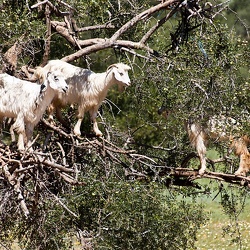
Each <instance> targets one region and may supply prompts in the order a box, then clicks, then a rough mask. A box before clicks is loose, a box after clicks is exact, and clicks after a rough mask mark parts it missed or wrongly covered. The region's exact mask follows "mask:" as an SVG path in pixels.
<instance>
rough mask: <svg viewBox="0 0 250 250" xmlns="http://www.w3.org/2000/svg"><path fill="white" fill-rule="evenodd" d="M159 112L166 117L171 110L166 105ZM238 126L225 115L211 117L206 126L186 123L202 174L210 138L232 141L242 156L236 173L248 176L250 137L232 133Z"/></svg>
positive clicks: (233, 146)
mask: <svg viewBox="0 0 250 250" xmlns="http://www.w3.org/2000/svg"><path fill="white" fill-rule="evenodd" d="M158 113H159V114H161V115H163V116H164V117H165V118H167V117H168V115H169V111H168V110H167V109H166V108H165V107H164V106H162V107H161V108H160V109H159V110H158ZM238 126H239V124H238V123H237V121H236V120H234V119H233V118H231V117H225V116H220V117H212V118H210V119H209V120H208V122H207V125H206V126H202V125H201V124H199V123H193V122H190V121H188V122H186V123H185V128H186V130H187V133H188V137H189V140H190V143H191V145H192V146H193V147H194V148H195V149H196V152H197V154H198V157H199V159H200V169H199V174H200V175H203V174H204V173H205V171H206V151H207V144H208V141H209V140H210V141H211V140H214V141H228V142H231V145H230V147H231V148H232V149H234V152H235V154H236V155H237V156H239V158H240V163H239V168H238V170H237V171H236V172H235V175H243V176H246V174H247V173H248V172H249V171H250V153H249V151H248V148H247V146H248V145H249V144H250V138H249V137H248V136H246V135H243V136H242V135H241V136H239V135H238V134H233V133H231V132H236V131H239V128H238Z"/></svg>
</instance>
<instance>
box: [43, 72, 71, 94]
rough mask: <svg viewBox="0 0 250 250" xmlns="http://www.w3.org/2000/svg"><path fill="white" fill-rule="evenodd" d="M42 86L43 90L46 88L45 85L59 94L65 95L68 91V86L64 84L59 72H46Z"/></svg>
mask: <svg viewBox="0 0 250 250" xmlns="http://www.w3.org/2000/svg"><path fill="white" fill-rule="evenodd" d="M43 84H44V85H45V87H44V89H46V88H47V86H46V84H49V86H50V87H51V88H52V89H54V90H57V91H59V92H65V93H66V91H67V90H68V85H67V83H66V82H65V80H64V77H63V75H62V73H61V72H59V71H53V72H48V73H47V76H46V79H45V81H44V83H43Z"/></svg>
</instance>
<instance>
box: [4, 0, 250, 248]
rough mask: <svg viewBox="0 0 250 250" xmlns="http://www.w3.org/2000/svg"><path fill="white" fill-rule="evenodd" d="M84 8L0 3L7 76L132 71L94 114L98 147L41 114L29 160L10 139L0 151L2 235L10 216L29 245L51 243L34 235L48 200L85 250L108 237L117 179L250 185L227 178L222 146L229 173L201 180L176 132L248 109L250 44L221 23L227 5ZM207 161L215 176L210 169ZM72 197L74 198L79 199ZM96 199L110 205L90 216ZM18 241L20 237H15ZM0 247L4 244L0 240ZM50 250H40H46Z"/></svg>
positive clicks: (57, 0)
mask: <svg viewBox="0 0 250 250" xmlns="http://www.w3.org/2000/svg"><path fill="white" fill-rule="evenodd" d="M20 2H22V4H20ZM86 2H87V1H71V2H70V3H69V2H68V1H61V0H53V1H49V0H44V1H18V5H15V1H12V2H7V1H3V3H1V4H0V10H1V13H2V14H3V15H2V18H3V19H1V17H0V23H3V20H4V23H5V24H6V25H3V26H1V27H2V28H3V30H2V31H1V33H2V36H1V38H0V39H2V40H0V41H1V43H2V44H1V47H0V52H1V54H0V59H1V66H2V71H3V72H7V73H9V74H12V75H15V76H17V77H20V78H23V79H31V78H32V73H33V72H34V69H35V67H36V66H43V65H45V64H46V63H47V61H48V60H49V59H54V58H59V59H61V60H64V61H67V62H71V63H76V64H79V65H80V66H84V67H88V68H91V69H93V70H95V71H101V70H105V69H106V67H107V66H108V64H109V63H114V60H122V61H126V63H128V64H129V65H130V66H131V67H132V71H133V73H132V75H131V77H130V78H131V80H132V82H133V84H132V86H131V87H130V88H128V89H127V91H126V92H125V94H124V95H123V96H120V97H117V96H118V95H117V92H116V91H115V90H112V91H111V92H110V96H109V98H110V100H109V99H107V100H106V101H105V103H104V105H103V107H102V111H100V115H99V121H100V123H101V125H102V129H103V131H104V132H105V133H104V134H105V135H104V137H103V138H95V137H94V136H93V134H92V133H91V132H89V127H88V126H87V125H84V128H83V132H85V133H84V135H83V136H82V137H77V136H74V135H73V133H71V127H70V124H69V127H68V128H65V127H63V126H62V125H61V124H60V123H58V122H56V123H55V124H53V125H52V124H50V123H48V122H47V120H46V114H45V115H44V117H45V118H44V119H43V120H42V121H41V123H40V124H39V126H38V127H37V135H36V136H35V138H34V141H33V147H34V148H35V151H33V152H22V153H20V152H18V151H17V150H16V148H15V146H14V145H12V144H10V143H9V142H8V141H7V142H6V141H5V142H6V144H5V143H3V142H1V144H0V155H1V157H0V179H1V184H0V186H1V199H0V200H1V203H0V204H1V205H0V208H1V211H2V212H1V216H2V222H1V224H0V226H1V227H6V228H7V229H12V230H14V231H15V230H17V231H18V229H16V228H17V227H15V226H13V227H11V223H10V221H12V220H13V218H14V220H16V221H17V223H21V222H20V218H25V219H24V220H23V221H22V222H25V223H27V224H25V227H26V228H27V225H28V226H30V229H29V230H30V231H29V233H27V235H28V236H27V238H28V237H29V238H30V239H31V240H30V241H32V239H36V240H37V241H39V240H40V242H46V244H48V242H49V238H46V237H48V236H46V237H45V235H47V234H45V233H43V232H39V235H38V236H37V235H36V233H35V232H36V228H35V226H34V225H39V226H41V225H43V226H44V228H45V227H46V226H47V224H46V221H45V220H44V218H45V212H44V213H43V209H44V208H45V207H46V206H50V205H48V203H46V201H48V200H49V201H52V203H53V204H58V205H59V206H60V207H61V208H62V210H63V211H65V213H67V215H68V216H65V215H63V216H62V217H63V218H64V219H65V220H67V221H68V224H71V223H72V224H74V227H75V228H76V231H77V232H78V238H79V239H80V241H81V246H82V247H83V248H84V247H86V248H84V249H91V247H93V243H92V242H93V241H94V240H95V239H97V238H102V239H103V238H105V237H106V236H104V233H103V232H104V231H105V230H106V231H108V230H109V226H107V225H105V222H106V220H108V219H109V218H110V217H111V216H112V214H113V212H110V213H107V214H104V212H103V211H105V209H107V207H109V206H111V204H110V203H109V202H108V201H109V199H111V198H113V195H111V193H112V192H111V191H110V190H116V189H115V188H113V187H112V185H113V182H114V180H115V182H116V183H118V182H123V181H124V182H125V183H126V184H128V183H142V184H143V185H144V184H145V186H146V185H148V184H149V183H160V184H161V185H163V186H164V188H166V187H171V186H172V185H178V186H188V187H189V188H191V189H192V188H199V189H200V188H201V186H200V184H199V183H198V182H197V180H198V179H200V178H209V179H213V180H218V181H220V182H221V181H223V182H227V183H230V184H233V185H235V186H237V185H238V186H246V187H248V186H249V182H250V178H248V177H241V176H234V175H232V174H230V173H231V172H233V171H231V168H233V167H234V166H235V164H238V163H237V159H235V157H233V156H228V152H225V151H226V150H225V148H226V146H225V145H226V144H225V145H224V147H222V148H219V149H218V152H219V154H221V155H222V157H220V159H221V161H222V160H223V161H224V162H226V165H227V167H228V170H227V171H221V169H223V170H224V168H222V167H221V166H220V170H219V171H215V170H213V172H211V171H208V172H206V173H205V174H204V175H203V176H199V175H198V171H197V170H198V167H199V163H198V161H197V162H196V161H195V160H194V159H195V157H196V156H195V155H194V154H191V155H190V152H192V148H191V147H190V145H189V144H188V140H187V138H186V133H185V131H184V129H183V128H182V124H183V120H186V119H187V118H188V117H189V115H190V116H191V118H193V117H199V118H200V119H202V118H204V116H205V114H206V113H208V114H210V115H211V114H213V113H214V112H216V110H218V106H219V107H220V108H221V107H222V108H224V109H225V110H226V112H231V111H232V110H233V111H234V112H235V114H236V115H237V117H240V116H242V114H243V111H244V112H245V111H248V110H247V102H248V96H247V94H246V93H243V92H244V90H245V92H247V89H248V85H247V79H249V76H247V73H246V72H245V71H244V70H245V68H247V67H248V66H249V58H250V57H245V59H244V60H242V57H241V56H242V55H243V54H244V55H249V49H248V47H247V41H245V40H244V39H242V40H239V39H237V38H236V37H235V36H234V35H231V33H230V32H229V30H228V29H226V27H225V26H224V24H219V25H218V23H217V22H218V21H217V20H219V18H221V17H223V16H224V15H225V14H224V13H225V11H226V10H228V1H201V0H192V1H189V0H188V1H186V0H184V1H183V0H166V1H134V0H133V1H119V0H117V1H103V0H99V1H88V3H86ZM145 2H146V3H145ZM13 13H14V14H13ZM236 17H237V15H236ZM8 18H12V20H14V21H13V22H10V21H9V20H10V19H8ZM25 18H27V19H25ZM19 22H20V23H19ZM18 25H19V26H18ZM36 32H37V33H36ZM247 58H248V59H247ZM239 64H240V65H239ZM239 69H240V70H241V71H240V72H241V74H240V75H239V73H237V72H239ZM234 89H235V91H234ZM126 93H128V94H126ZM235 93H236V94H235ZM224 96H227V99H223V97H224ZM111 100H112V101H111ZM162 102H164V104H165V105H167V106H168V107H169V108H170V109H173V110H174V112H173V117H174V118H170V120H169V122H168V121H166V120H163V119H162V118H161V117H160V116H158V115H157V109H158V107H159V106H160V105H162ZM213 105H217V106H213ZM236 107H237V108H236ZM242 110H243V111H242ZM197 114H198V116H197ZM230 114H231V113H230ZM64 115H65V116H67V117H68V118H69V120H73V119H74V116H73V113H72V110H71V109H67V110H65V113H64ZM88 123H89V121H86V122H85V124H88ZM4 126H5V129H4V135H6V131H8V128H9V126H10V124H8V121H7V120H6V121H4ZM6 137H8V135H7V136H4V138H6ZM189 156H190V157H189ZM193 160H194V161H195V163H193V164H192V161H193ZM189 162H191V165H190V166H189V167H188V163H189ZM208 162H210V165H212V166H214V165H215V164H216V163H217V162H216V160H214V161H212V160H210V161H208ZM183 166H185V167H183ZM99 183H101V185H100V186H101V187H102V188H103V190H104V191H103V194H98V195H100V197H99V198H98V199H97V191H93V190H92V192H91V193H87V191H86V192H84V191H82V190H85V189H86V190H88V189H87V188H89V190H91V189H90V187H92V186H94V185H97V186H98V184H99ZM111 187H112V188H113V189H112V188H111ZM124 187H125V186H124ZM81 188H83V189H81ZM84 188H85V189H84ZM109 188H110V190H109ZM75 190H76V191H77V192H78V195H74V194H75V192H76V191H75ZM79 190H80V191H79ZM131 190H136V188H134V187H133V188H131ZM147 191H148V192H149V191H150V187H147ZM81 192H84V194H85V196H86V200H87V202H86V203H84V205H79V206H78V204H76V203H75V202H73V200H74V201H75V200H77V201H78V199H80V198H79V197H81V195H80V194H81ZM116 192H117V193H119V191H117V190H116ZM88 195H92V196H91V197H90V196H88ZM71 196H72V197H74V198H73V200H71V198H72V197H71ZM107 197H108V198H107ZM82 199H83V198H82ZM91 199H93V200H95V201H96V202H97V203H98V204H99V203H100V204H99V205H100V207H101V205H103V204H104V203H103V204H101V203H102V202H103V200H106V201H107V203H105V204H106V207H105V206H103V207H101V208H100V210H99V211H98V212H96V210H95V209H94V208H92V207H91V206H90V205H89V206H88V204H89V203H91ZM123 199H124V200H125V198H123ZM81 202H82V200H81ZM81 202H79V203H80V204H82V203H81ZM92 205H93V204H92ZM95 205H97V204H95ZM112 205H113V204H112ZM156 210H157V209H156ZM88 212H89V213H90V215H89V217H91V216H92V214H95V213H96V214H97V216H96V217H95V218H96V221H94V222H93V221H91V219H90V218H88V216H87V215H86V214H88ZM91 213H92V214H91ZM51 221H52V222H53V219H51ZM121 221H122V220H121ZM34 222H35V223H34ZM83 222H84V223H83ZM88 223H89V224H88ZM91 223H92V224H91ZM52 224H53V223H52ZM55 224H56V223H55ZM59 224H60V223H59ZM132 224H133V223H132ZM145 224H146V223H145ZM156 224H157V223H156ZM82 225H83V226H82ZM93 225H94V226H93ZM8 226H9V228H8ZM48 227H49V226H48ZM52 227H53V226H52ZM58 227H59V225H58ZM93 227H94V229H93ZM119 227H120V225H118V226H117V225H116V228H119ZM56 229H58V228H56ZM0 231H1V230H0ZM56 231H58V230H55V232H56ZM125 231H126V230H125ZM8 232H9V231H8V230H6V235H7V234H8ZM145 232H146V231H145ZM145 232H143V233H142V234H141V235H144V233H145ZM22 233H23V231H22V230H19V231H18V234H19V235H22ZM145 235H147V237H149V235H148V234H147V233H145ZM163 235H164V234H163ZM190 235H191V234H190ZM40 236H41V238H40V239H39V237H40ZM54 236H55V235H54ZM99 236H100V237H99ZM0 237H1V239H3V236H2V235H1V233H0ZM5 237H6V236H5ZM8 237H9V238H11V236H10V235H8ZM55 237H57V236H55ZM138 237H139V236H138ZM140 237H141V236H140ZM180 237H184V234H180ZM121 238H122V237H121ZM162 238H165V236H164V237H162ZM41 239H43V240H41ZM137 240H138V239H137ZM193 240H194V239H193ZM20 241H21V239H20ZM152 242H153V241H152ZM180 242H181V241H180ZM183 242H184V241H183ZM0 243H1V242H0ZM57 243H58V242H57ZM37 244H38V243H37ZM41 244H43V243H41ZM44 244H45V243H44ZM46 244H45V245H46ZM51 244H52V243H51ZM45 245H43V247H42V248H44V249H46V248H45V247H44V246H45ZM34 246H36V247H38V245H35V243H34V245H33V249H34ZM40 247H41V246H40ZM53 247H54V245H53ZM87 247H89V248H87ZM123 248H125V247H123ZM51 249H52V248H51Z"/></svg>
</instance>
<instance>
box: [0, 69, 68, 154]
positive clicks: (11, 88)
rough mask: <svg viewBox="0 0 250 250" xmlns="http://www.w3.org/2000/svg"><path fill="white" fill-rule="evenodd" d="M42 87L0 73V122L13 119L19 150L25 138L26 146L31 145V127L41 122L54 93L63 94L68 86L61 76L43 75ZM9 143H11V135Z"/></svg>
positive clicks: (55, 73)
mask: <svg viewBox="0 0 250 250" xmlns="http://www.w3.org/2000/svg"><path fill="white" fill-rule="evenodd" d="M40 73H41V74H42V78H43V79H44V80H43V84H42V85H39V84H37V83H32V82H28V81H24V80H20V79H18V78H16V77H13V76H10V75H8V74H0V121H2V120H3V117H11V118H15V122H14V124H13V125H12V127H11V131H12V133H11V134H12V135H13V130H16V131H17V133H18V137H19V138H18V149H19V150H24V149H25V147H24V145H25V143H24V139H25V136H26V137H27V146H28V147H29V146H30V144H31V137H32V134H33V130H34V127H35V126H36V125H37V123H38V122H39V121H40V119H41V117H42V115H43V113H44V112H45V110H46V108H47V106H48V105H49V104H50V103H51V101H52V99H53V98H54V96H55V93H56V92H57V91H66V90H67V89H68V86H67V84H66V82H65V80H64V78H63V77H62V75H61V73H59V72H53V73H48V74H46V77H45V75H43V73H42V72H40ZM12 140H14V138H13V136H12Z"/></svg>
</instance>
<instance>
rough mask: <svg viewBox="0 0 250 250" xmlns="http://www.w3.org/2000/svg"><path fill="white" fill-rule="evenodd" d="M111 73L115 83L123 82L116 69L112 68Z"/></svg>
mask: <svg viewBox="0 0 250 250" xmlns="http://www.w3.org/2000/svg"><path fill="white" fill-rule="evenodd" d="M113 72H114V77H115V79H116V80H117V81H119V82H123V81H124V79H123V77H122V75H121V74H120V73H119V72H118V69H117V68H115V67H114V68H113Z"/></svg>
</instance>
